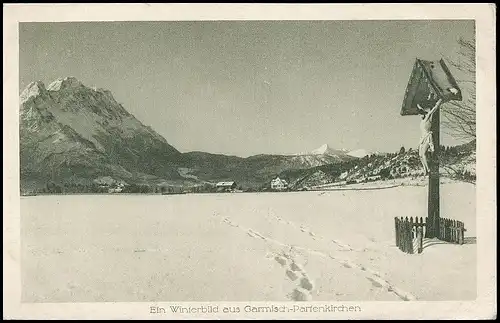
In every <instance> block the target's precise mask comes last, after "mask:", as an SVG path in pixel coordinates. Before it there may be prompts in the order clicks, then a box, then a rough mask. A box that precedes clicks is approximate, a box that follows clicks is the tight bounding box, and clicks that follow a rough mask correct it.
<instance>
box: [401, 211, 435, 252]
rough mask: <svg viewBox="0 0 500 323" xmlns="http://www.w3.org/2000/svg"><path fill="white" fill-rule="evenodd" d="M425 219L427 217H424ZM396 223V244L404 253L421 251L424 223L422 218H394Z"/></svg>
mask: <svg viewBox="0 0 500 323" xmlns="http://www.w3.org/2000/svg"><path fill="white" fill-rule="evenodd" d="M426 219H427V218H426ZM394 220H395V225H396V246H397V247H398V248H399V249H400V250H401V251H403V252H406V253H415V250H416V251H417V253H422V250H423V238H424V235H425V230H426V225H425V222H424V220H423V218H420V219H419V218H418V217H417V218H415V221H413V218H412V217H411V218H410V219H408V217H406V218H405V219H403V217H401V218H397V217H396V218H394Z"/></svg>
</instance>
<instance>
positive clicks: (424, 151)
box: [417, 99, 442, 175]
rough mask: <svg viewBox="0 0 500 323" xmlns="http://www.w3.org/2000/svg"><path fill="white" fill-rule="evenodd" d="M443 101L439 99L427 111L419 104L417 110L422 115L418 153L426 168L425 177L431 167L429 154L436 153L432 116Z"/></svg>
mask: <svg viewBox="0 0 500 323" xmlns="http://www.w3.org/2000/svg"><path fill="white" fill-rule="evenodd" d="M441 102H442V99H439V100H438V101H437V102H436V104H435V105H434V107H433V108H432V109H430V110H426V109H424V108H422V107H421V106H420V105H419V104H417V108H418V109H419V110H420V112H421V114H422V121H420V132H421V137H420V143H419V147H418V153H419V155H420V161H421V162H422V166H423V167H424V175H427V174H429V171H430V165H429V158H428V157H429V154H431V153H433V152H434V140H433V137H432V130H431V128H432V116H433V115H434V112H436V110H437V109H438V108H439V106H440V105H441Z"/></svg>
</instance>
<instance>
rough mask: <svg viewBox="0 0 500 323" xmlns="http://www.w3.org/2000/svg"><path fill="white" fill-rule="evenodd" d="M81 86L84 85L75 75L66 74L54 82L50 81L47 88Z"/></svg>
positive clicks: (61, 88) (59, 88)
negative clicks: (66, 75)
mask: <svg viewBox="0 0 500 323" xmlns="http://www.w3.org/2000/svg"><path fill="white" fill-rule="evenodd" d="M81 87H85V86H84V85H83V84H82V82H80V81H79V80H78V79H77V78H76V77H73V76H68V77H64V78H58V79H57V80H55V81H54V82H52V83H50V85H49V86H48V88H47V90H49V91H60V90H65V89H77V88H81Z"/></svg>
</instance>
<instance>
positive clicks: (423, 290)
mask: <svg viewBox="0 0 500 323" xmlns="http://www.w3.org/2000/svg"><path fill="white" fill-rule="evenodd" d="M441 195H442V197H441V209H442V217H447V218H453V219H456V220H461V221H464V223H465V227H466V229H467V231H466V237H476V233H475V231H476V224H475V219H476V217H475V187H474V186H473V185H471V184H467V183H448V184H442V185H441ZM426 199H427V187H424V186H414V187H411V186H400V187H396V188H390V189H383V190H363V191H345V192H342V191H323V192H319V191H311V192H290V193H239V194H238V193H235V194H186V195H149V196H145V195H81V196H70V195H67V196H34V197H23V198H21V242H22V250H21V252H22V263H21V269H22V296H23V301H24V302H102V301H108V302H111V301H116V302H122V301H126V302H135V301H287V300H297V301H299V300H303V301H308V300H313V301H393V300H396V301H398V300H401V301H405V300H407V301H415V300H417V301H418V300H472V299H475V298H476V245H475V244H474V243H470V244H465V245H462V246H459V245H451V244H446V243H429V242H428V243H427V244H426V247H425V249H424V251H423V253H422V254H413V255H409V254H405V253H403V252H401V251H400V250H399V249H398V248H397V247H396V246H395V239H394V217H395V216H408V217H410V216H413V217H415V216H423V217H425V215H426V210H427V207H426ZM467 240H468V241H469V240H473V239H467Z"/></svg>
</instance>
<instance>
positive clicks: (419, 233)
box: [417, 226, 423, 253]
mask: <svg viewBox="0 0 500 323" xmlns="http://www.w3.org/2000/svg"><path fill="white" fill-rule="evenodd" d="M422 230H423V228H422V226H418V227H417V246H418V247H417V252H418V253H422V250H423V243H422V241H423V232H422Z"/></svg>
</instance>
